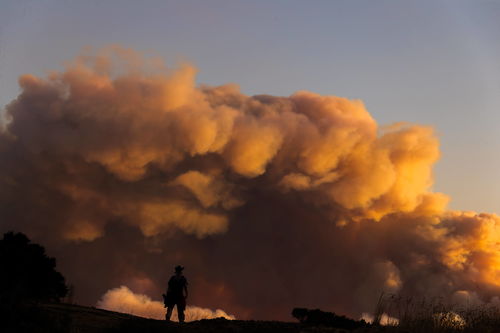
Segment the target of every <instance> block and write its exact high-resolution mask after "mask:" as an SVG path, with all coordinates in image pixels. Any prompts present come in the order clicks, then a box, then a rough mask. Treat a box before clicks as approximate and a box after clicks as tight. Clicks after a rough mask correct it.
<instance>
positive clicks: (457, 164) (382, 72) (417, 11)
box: [0, 0, 500, 213]
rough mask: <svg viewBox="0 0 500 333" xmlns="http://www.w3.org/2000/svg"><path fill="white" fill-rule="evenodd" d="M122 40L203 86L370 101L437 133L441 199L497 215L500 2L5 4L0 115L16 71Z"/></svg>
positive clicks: (385, 119) (56, 63)
mask: <svg viewBox="0 0 500 333" xmlns="http://www.w3.org/2000/svg"><path fill="white" fill-rule="evenodd" d="M114 43H118V44H122V45H124V46H127V47H132V48H135V49H137V50H139V51H145V52H148V53H150V54H156V55H160V56H162V57H163V58H165V59H166V61H167V63H168V64H175V63H176V62H178V61H182V60H189V61H191V62H192V63H194V64H195V65H196V66H197V67H198V68H199V75H198V82H200V83H205V84H212V85H217V84H224V83H228V82H235V83H238V84H239V85H240V86H241V89H242V91H243V92H244V93H247V94H273V95H289V94H291V93H293V92H294V91H297V90H302V89H306V90H311V91H314V92H318V93H321V94H331V95H337V96H343V97H348V98H356V99H362V100H363V101H364V102H365V104H366V106H367V108H368V110H369V111H370V113H371V114H372V115H373V117H374V118H375V119H376V120H377V121H378V122H379V124H381V125H384V124H389V123H392V122H397V121H408V122H416V123H419V124H428V125H432V126H434V127H435V129H436V131H437V133H438V135H439V137H440V140H441V144H442V146H441V149H442V158H441V161H440V162H439V163H438V165H437V166H436V172H435V173H436V184H435V186H434V189H435V190H437V191H442V192H444V193H447V194H449V195H450V196H451V197H452V202H451V207H452V208H455V209H463V210H478V211H488V212H497V213H500V177H499V176H500V0H474V1H472V0H469V1H465V0H448V1H445V0H419V1H397V0H393V1H387V0H380V1H373V0H366V1H356V0H350V1H349V0H346V1H333V0H332V1H294V0H289V1H284V0H281V1H269V0H268V1H229V0H224V1H222V0H216V1H208V0H199V1H192V0H185V1H125V0H124V1H51V0H45V1H22V0H17V1H10V0H0V106H3V105H5V104H6V103H8V102H9V101H11V100H12V99H13V98H15V97H16V95H17V93H18V87H17V77H18V76H19V75H20V74H23V73H32V74H37V75H43V74H44V73H46V72H47V71H48V70H51V69H61V68H62V66H63V64H64V62H65V61H67V60H69V59H71V58H73V57H74V56H75V55H77V54H78V53H79V51H80V50H81V48H82V47H84V46H93V47H96V48H99V47H101V46H105V45H108V44H114Z"/></svg>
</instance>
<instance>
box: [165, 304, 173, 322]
mask: <svg viewBox="0 0 500 333" xmlns="http://www.w3.org/2000/svg"><path fill="white" fill-rule="evenodd" d="M172 311H174V306H173V305H169V306H168V308H167V313H166V314H165V320H166V321H170V317H172Z"/></svg>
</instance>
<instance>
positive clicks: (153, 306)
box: [97, 286, 235, 321]
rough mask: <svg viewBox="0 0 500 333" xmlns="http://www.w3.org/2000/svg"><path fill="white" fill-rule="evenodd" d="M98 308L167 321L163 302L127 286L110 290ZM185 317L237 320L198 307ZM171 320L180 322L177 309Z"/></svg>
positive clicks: (98, 303)
mask: <svg viewBox="0 0 500 333" xmlns="http://www.w3.org/2000/svg"><path fill="white" fill-rule="evenodd" d="M97 307H98V308H101V309H105V310H110V311H118V312H123V313H130V314H133V315H136V316H141V317H145V318H153V319H159V320H164V319H165V312H166V310H165V308H164V306H163V303H162V302H159V301H153V300H151V298H150V297H148V296H146V295H142V294H135V293H134V292H133V291H131V290H130V289H129V288H127V287H125V286H121V287H120V288H114V289H111V290H108V291H107V292H106V293H105V294H104V295H103V296H102V298H101V299H100V300H99V301H98V302H97ZM185 316H186V321H194V320H200V319H212V318H220V317H223V318H226V319H230V320H232V319H235V318H234V316H231V315H228V314H227V313H225V312H224V311H222V310H220V309H217V310H215V311H213V310H210V309H204V308H199V307H197V306H188V307H187V308H186V312H185ZM171 320H173V321H178V320H177V307H175V308H174V312H173V313H172V318H171Z"/></svg>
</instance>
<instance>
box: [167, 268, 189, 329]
mask: <svg viewBox="0 0 500 333" xmlns="http://www.w3.org/2000/svg"><path fill="white" fill-rule="evenodd" d="M183 270H184V267H182V266H176V267H175V275H173V276H172V277H171V278H170V280H168V287H167V294H166V295H165V294H163V301H164V303H165V307H166V308H167V314H166V315H165V319H166V320H167V321H170V317H171V316H172V311H173V310H174V306H175V305H177V315H178V317H179V322H181V323H182V322H184V310H185V309H186V298H187V296H188V290H187V285H188V282H187V280H186V278H185V277H184V275H182V271H183Z"/></svg>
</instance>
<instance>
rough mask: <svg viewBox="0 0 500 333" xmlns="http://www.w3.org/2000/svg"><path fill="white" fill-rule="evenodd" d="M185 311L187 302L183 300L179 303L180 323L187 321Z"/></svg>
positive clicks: (178, 314)
mask: <svg viewBox="0 0 500 333" xmlns="http://www.w3.org/2000/svg"><path fill="white" fill-rule="evenodd" d="M184 310H186V300H185V299H184V298H183V299H181V300H179V302H177V316H178V317H179V322H180V323H183V322H184V319H185V316H184Z"/></svg>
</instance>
